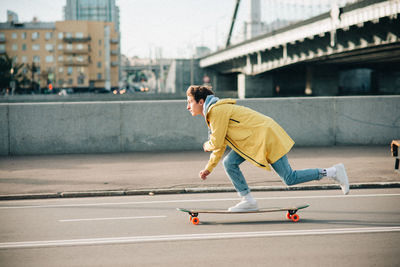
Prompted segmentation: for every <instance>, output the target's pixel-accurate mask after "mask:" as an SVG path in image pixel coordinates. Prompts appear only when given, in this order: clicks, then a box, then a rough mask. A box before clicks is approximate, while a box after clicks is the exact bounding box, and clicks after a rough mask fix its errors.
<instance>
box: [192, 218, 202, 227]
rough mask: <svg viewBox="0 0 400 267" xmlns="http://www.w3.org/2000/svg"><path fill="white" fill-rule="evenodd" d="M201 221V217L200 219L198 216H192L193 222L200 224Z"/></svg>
mask: <svg viewBox="0 0 400 267" xmlns="http://www.w3.org/2000/svg"><path fill="white" fill-rule="evenodd" d="M199 222H200V219H199V218H197V217H193V218H192V223H193V224H194V225H197V224H199Z"/></svg>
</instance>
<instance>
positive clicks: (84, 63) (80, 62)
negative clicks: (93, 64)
mask: <svg viewBox="0 0 400 267" xmlns="http://www.w3.org/2000/svg"><path fill="white" fill-rule="evenodd" d="M87 65H89V60H87V59H85V60H77V59H74V60H67V61H64V66H87Z"/></svg>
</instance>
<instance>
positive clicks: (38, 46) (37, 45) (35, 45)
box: [32, 44, 40, 51]
mask: <svg viewBox="0 0 400 267" xmlns="http://www.w3.org/2000/svg"><path fill="white" fill-rule="evenodd" d="M32 50H34V51H38V50H40V44H34V45H32Z"/></svg>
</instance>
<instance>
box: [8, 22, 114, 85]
mask: <svg viewBox="0 0 400 267" xmlns="http://www.w3.org/2000/svg"><path fill="white" fill-rule="evenodd" d="M118 51H119V36H118V32H116V31H115V27H114V24H113V22H99V21H57V22H54V23H53V22H50V23H49V22H47V23H43V22H38V21H33V22H28V23H18V22H15V21H8V22H6V23H0V55H1V54H4V53H7V54H8V56H10V57H11V58H13V60H14V62H15V63H25V64H29V65H32V64H35V66H36V67H37V68H36V73H34V75H33V78H34V80H35V81H36V82H38V83H39V84H40V87H41V88H46V87H47V86H48V83H49V82H51V84H52V85H53V88H59V89H63V88H73V89H75V90H77V91H86V90H90V91H93V90H99V89H107V90H111V88H117V87H118V73H119V64H118V55H119V53H118ZM25 72H29V70H28V69H26V70H25ZM27 75H28V77H29V78H30V79H31V77H32V76H31V74H28V73H27Z"/></svg>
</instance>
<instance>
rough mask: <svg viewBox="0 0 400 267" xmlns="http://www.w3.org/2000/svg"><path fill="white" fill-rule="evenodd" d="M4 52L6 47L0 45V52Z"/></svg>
mask: <svg viewBox="0 0 400 267" xmlns="http://www.w3.org/2000/svg"><path fill="white" fill-rule="evenodd" d="M5 51H6V45H4V44H0V52H2V53H3V52H5Z"/></svg>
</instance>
